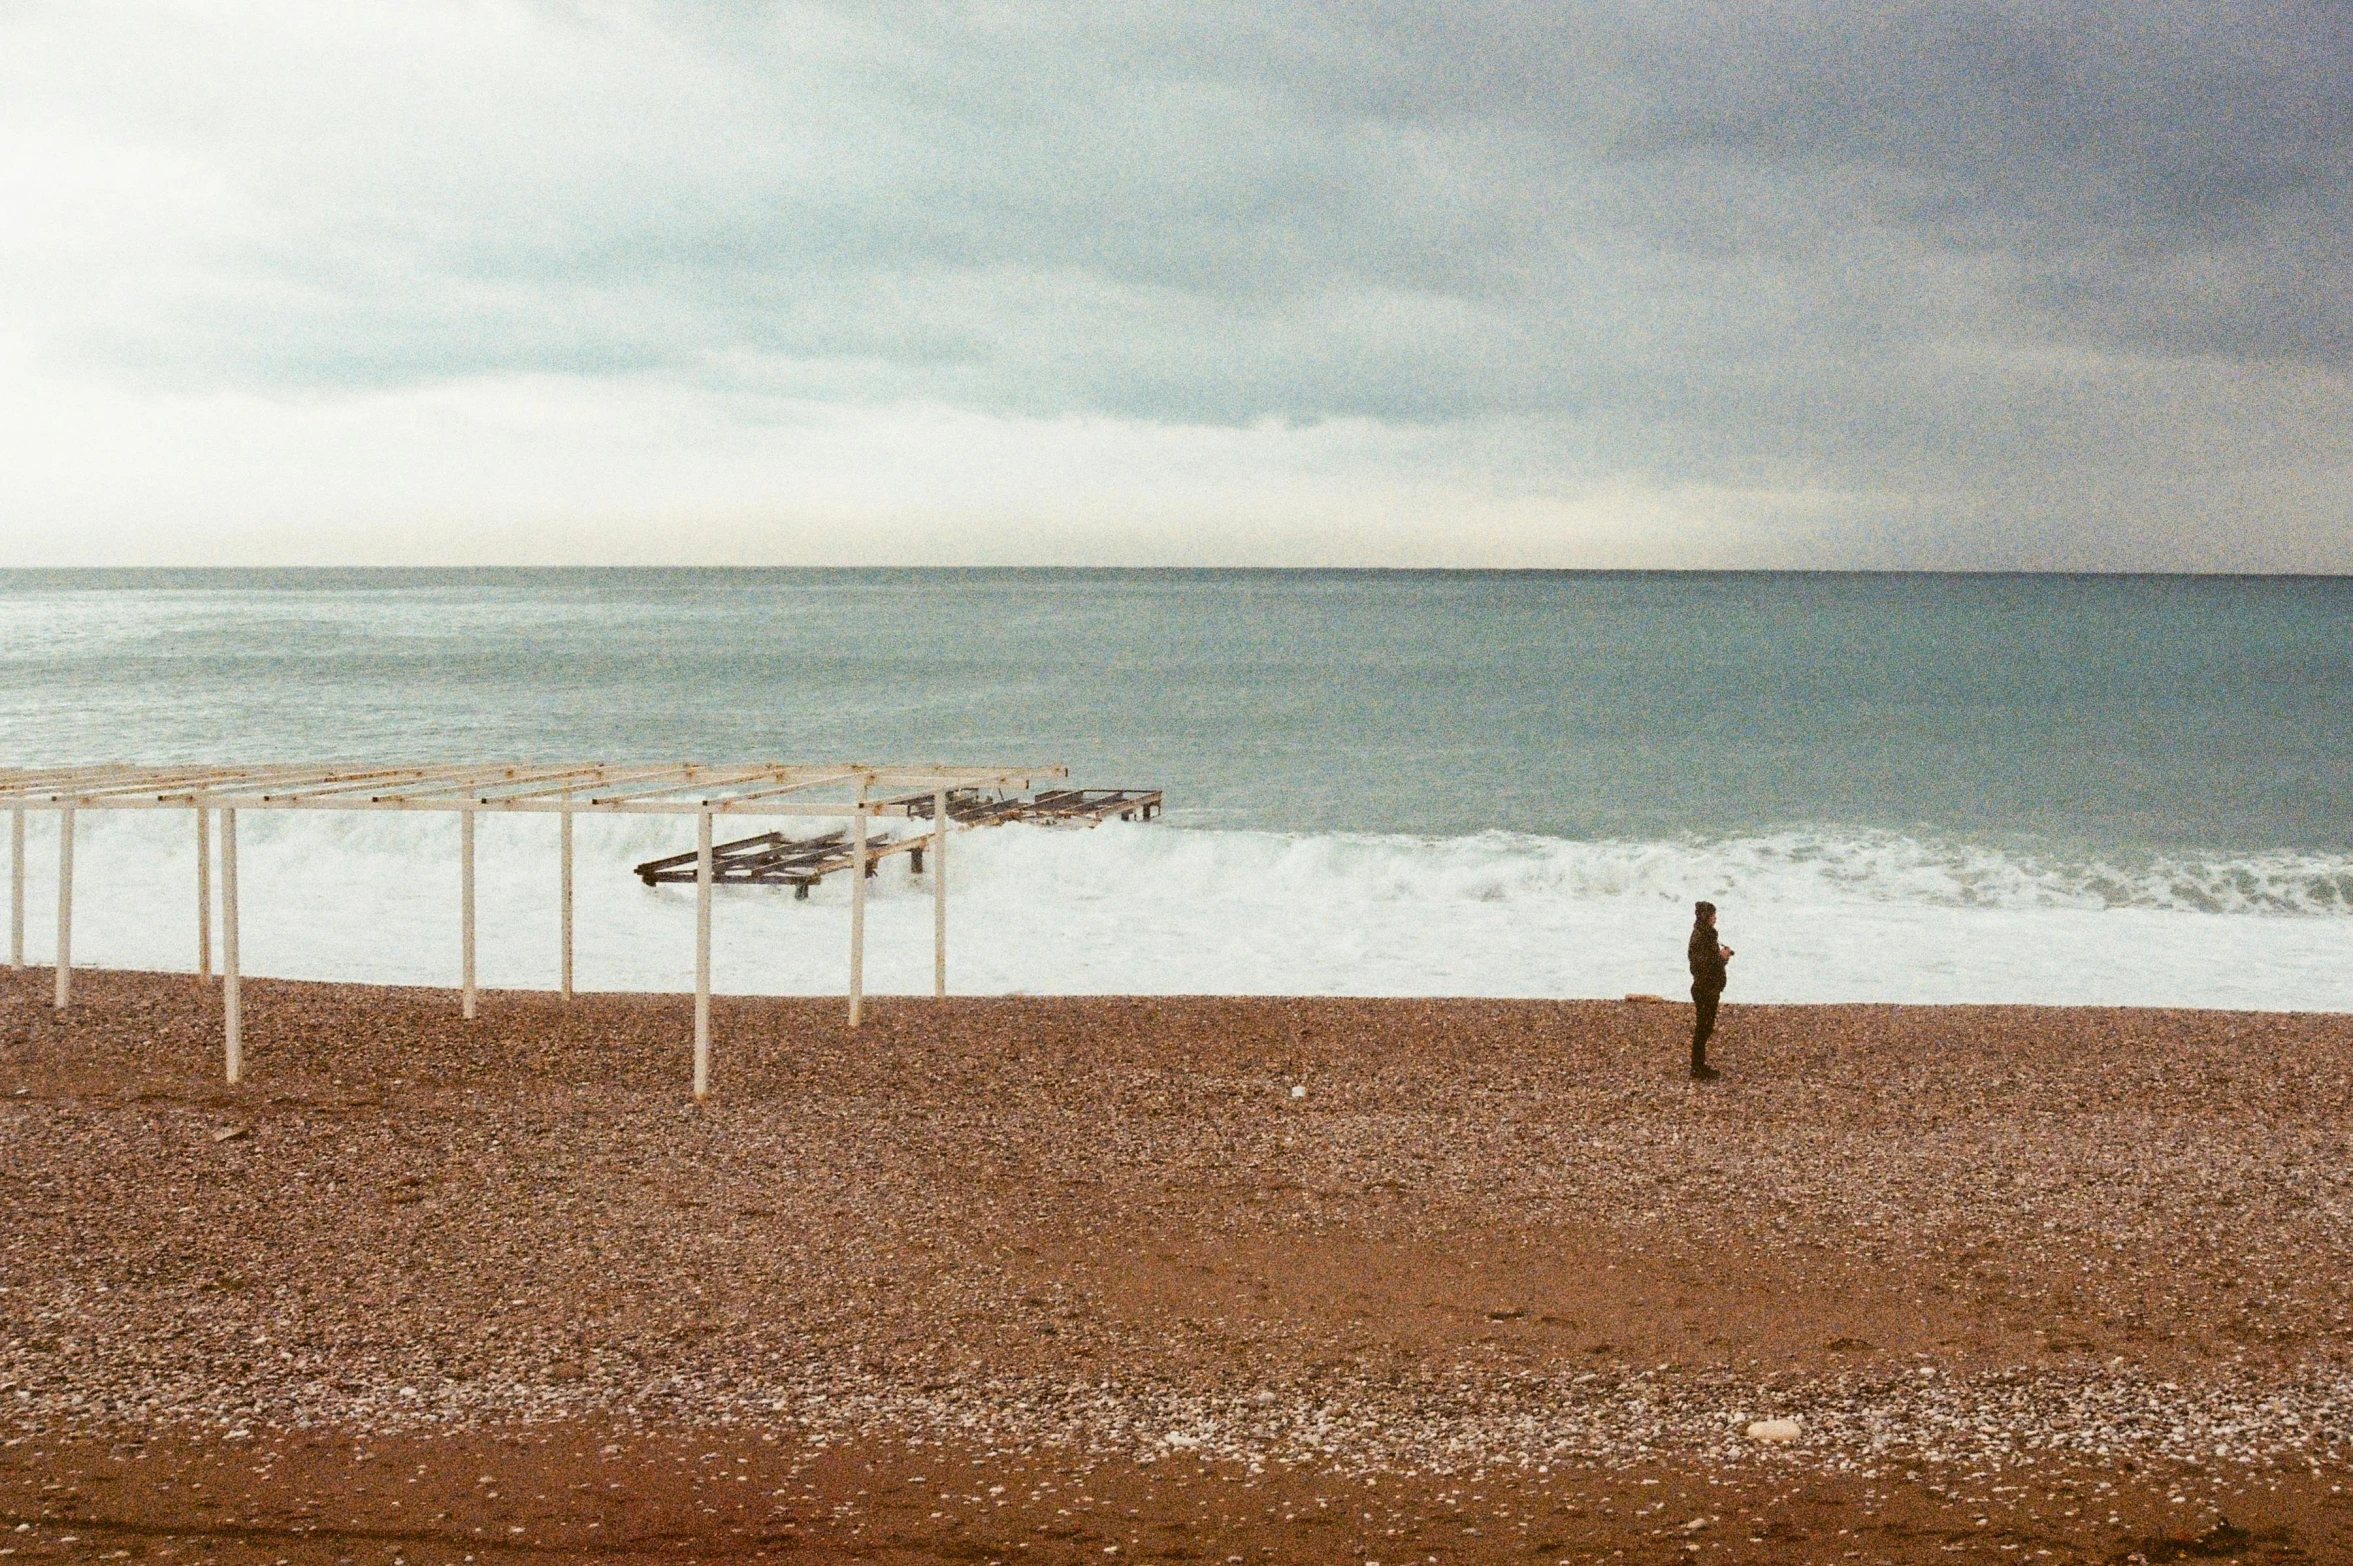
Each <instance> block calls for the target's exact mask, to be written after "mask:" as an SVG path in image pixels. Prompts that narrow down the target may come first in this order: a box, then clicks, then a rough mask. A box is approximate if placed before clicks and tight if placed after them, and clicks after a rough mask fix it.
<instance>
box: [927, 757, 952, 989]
mask: <svg viewBox="0 0 2353 1566" xmlns="http://www.w3.org/2000/svg"><path fill="white" fill-rule="evenodd" d="M931 995H932V999H934V1000H945V999H947V996H948V791H947V790H946V789H944V788H935V789H933V790H932V791H931Z"/></svg>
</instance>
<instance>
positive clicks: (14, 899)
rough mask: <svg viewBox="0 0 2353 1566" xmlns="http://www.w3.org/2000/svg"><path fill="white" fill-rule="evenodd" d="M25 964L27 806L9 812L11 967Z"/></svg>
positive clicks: (19, 806) (9, 940)
mask: <svg viewBox="0 0 2353 1566" xmlns="http://www.w3.org/2000/svg"><path fill="white" fill-rule="evenodd" d="M24 965H25V807H24V806H22V805H18V806H15V807H14V808H13V809H11V810H10V811H9V812H8V966H10V967H11V968H21V967H23V966H24Z"/></svg>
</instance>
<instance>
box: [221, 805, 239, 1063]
mask: <svg viewBox="0 0 2353 1566" xmlns="http://www.w3.org/2000/svg"><path fill="white" fill-rule="evenodd" d="M241 998H242V997H241V994H240V992H239V989H238V972H237V812H236V810H235V809H234V808H233V807H232V808H224V809H223V810H222V811H221V1039H222V1044H221V1059H222V1062H223V1064H224V1065H225V1066H226V1067H227V1069H228V1073H229V1081H230V1082H231V1083H232V1084H234V1083H235V1082H236V1080H237V1079H238V1078H239V1077H242V1076H243V1075H245V1015H244V1012H243V1010H242V1008H241V1007H240V1005H239V1001H240V1000H241Z"/></svg>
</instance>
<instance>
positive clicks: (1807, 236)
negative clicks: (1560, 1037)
mask: <svg viewBox="0 0 2353 1566" xmlns="http://www.w3.org/2000/svg"><path fill="white" fill-rule="evenodd" d="M89 14H90V13H87V12H80V11H78V10H76V9H66V8H58V9H53V10H50V11H47V12H43V13H33V14H31V15H30V19H20V20H19V21H17V22H16V23H15V24H13V25H14V28H15V30H16V31H17V32H18V34H19V35H20V38H19V41H20V42H24V41H27V40H30V41H33V42H36V43H39V44H41V45H43V46H44V47H43V48H41V49H36V50H33V51H32V52H30V53H26V52H24V51H21V50H20V51H19V58H20V59H27V60H32V61H34V62H35V65H33V66H27V67H24V69H27V70H31V69H35V68H42V69H45V70H47V72H48V84H47V85H45V86H43V87H42V88H41V89H40V94H41V96H42V97H43V99H44V101H45V102H47V103H48V104H49V105H50V106H51V108H52V110H53V111H54V112H55V113H56V114H58V115H60V116H63V117H70V118H72V119H73V120H75V121H76V122H77V123H80V124H82V125H85V126H95V127H97V133H98V134H103V135H110V136H115V137H118V138H122V139H125V140H143V141H145V142H148V143H154V144H167V145H170V146H173V147H177V148H180V149H183V150H184V152H185V153H186V155H187V157H188V158H190V159H191V160H192V162H193V163H194V165H195V166H197V167H198V168H200V169H201V170H203V171H204V173H205V177H207V178H210V179H212V180H214V181H216V182H217V184H216V186H215V195H214V197H213V198H211V201H210V203H209V204H201V203H200V205H203V206H204V210H205V211H208V212H213V213H214V214H215V215H216V217H217V221H214V222H210V223H195V224H193V225H192V226H191V227H190V228H189V229H188V230H187V231H185V232H183V233H181V234H179V235H178V236H177V237H176V238H175V239H174V240H173V242H172V243H171V244H169V245H168V246H165V247H163V248H162V249H160V250H159V251H157V252H155V253H144V254H131V255H124V256H118V257H114V258H113V259H112V260H110V261H109V262H107V263H106V264H107V265H108V266H110V267H112V268H114V269H115V275H114V276H113V277H112V278H111V279H110V282H111V286H109V287H107V288H105V289H101V290H96V291H92V292H90V293H88V294H87V295H85V296H83V297H80V298H75V297H72V296H70V295H66V294H61V295H58V296H57V298H56V301H55V302H54V303H53V304H52V305H51V306H50V307H49V308H48V309H47V311H46V313H45V315H44V317H43V319H42V320H40V321H39V322H38V323H36V334H37V337H38V340H39V343H40V346H41V348H42V351H44V352H45V353H47V354H49V355H51V356H52V357H55V358H59V359H67V360H74V361H77V362H91V363H98V364H103V365H107V366H111V367H112V368H113V369H114V371H115V372H116V373H121V374H129V375H137V376H143V377H149V378H153V379H156V380H159V381H162V382H164V383H168V384H173V385H180V386H202V385H205V384H210V383H216V382H226V383H230V384H236V385H242V386H249V387H253V386H257V387H262V388H273V389H280V390H285V391H288V392H299V393H303V394H308V395H318V394H332V393H335V392H338V391H349V390H358V389H368V388H383V387H398V386H406V385H417V384H430V383H434V382H438V381H442V380H449V379H456V378H463V377H467V376H474V375H482V374H493V373H504V372H515V371H528V372H535V373H547V372H552V373H557V374H565V375H577V376H592V377H593V376H608V377H623V378H628V377H655V378H661V379H665V380H682V381H687V382H691V383H694V384H699V385H704V386H709V387H712V388H717V389H721V390H732V391H740V392H742V393H744V394H746V395H747V396H761V397H790V398H816V399H822V400H863V401H889V400H892V399H903V398H914V399H925V400H933V401H942V402H946V403H950V404H953V405H956V406H960V407H965V408H971V409H976V410H981V411H987V412H1000V413H1009V414H1021V415H1036V416H1048V417H1052V416H1059V415H1064V414H1103V415H1110V416H1116V417H1123V418H1132V419H1141V420H1153V421H1168V422H1178V423H1213V424H1238V423H1249V422H1252V421H1258V420H1268V419H1271V420H1277V421H1302V422H1312V421H1316V420H1321V419H1327V418H1334V417H1369V418H1373V419H1379V420H1386V421H1395V422H1404V423H1427V424H1446V423H1450V422H1464V421H1474V422H1475V421H1481V420H1495V419H1505V420H1515V421H1528V422H1532V423H1535V424H1538V425H1541V426H1543V427H1545V428H1548V429H1550V430H1552V431H1554V432H1555V435H1554V438H1555V439H1556V441H1557V443H1558V445H1559V449H1560V450H1561V451H1562V452H1563V454H1564V456H1563V460H1564V462H1571V463H1573V464H1574V465H1576V466H1578V467H1580V469H1581V470H1591V469H1594V468H1603V469H1607V468H1612V467H1617V468H1627V469H1633V470H1637V471H1640V472H1643V473H1646V474H1649V475H1651V476H1653V477H1654V478H1656V479H1657V480H1659V481H1660V482H1686V481H1690V482H1711V483H1735V484H1739V483H1747V484H1803V483H1814V484H1820V485H1824V486H1828V487H1832V488H1837V489H1842V490H1847V491H1853V492H1857V493H1874V494H1896V495H1903V496H1911V497H1915V498H1917V497H1919V496H1923V495H1931V496H1942V497H1945V498H1946V499H1947V500H1950V501H1951V502H1952V503H1953V506H1954V508H1955V509H1956V511H1957V512H1959V513H1972V512H1976V511H1983V510H1986V509H1988V508H1995V509H1999V508H2000V507H2001V506H2005V505H2012V504H2017V503H2022V502H2021V501H2020V497H2022V496H2032V495H2035V494H2049V493H2051V492H2052V491H2053V487H2054V486H2057V488H2058V489H2060V490H2063V491H2064V492H2065V494H2066V495H2067V496H2071V497H2074V498H2076V499H2081V498H2082V497H2083V496H2084V495H2085V494H2086V493H2089V492H2092V491H2098V492H2100V493H2104V494H2108V495H2110V496H2113V495H2115V494H2120V493H2123V492H2124V491H2125V490H2128V489H2131V488H2132V486H2133V485H2134V484H2135V483H2136V482H2138V481H2139V479H2140V478H2143V477H2145V475H2146V473H2147V471H2148V469H2149V467H2150V465H2151V464H2153V463H2166V464H2171V465H2174V466H2175V467H2177V468H2178V467H2186V468H2187V469H2188V470H2189V471H2193V472H2194V471H2198V470H2200V469H2201V468H2215V469H2227V468H2231V467H2233V466H2234V465H2235V466H2237V467H2241V468H2246V469H2248V470H2250V471H2252V470H2257V469H2265V468H2271V467H2278V466H2282V465H2290V466H2292V465H2297V464H2301V465H2303V466H2305V467H2310V466H2312V465H2314V464H2321V465H2331V464H2333V465H2337V466H2342V465H2344V464H2346V463H2348V462H2353V421H2348V420H2347V419H2346V418H2345V417H2344V414H2345V412H2346V409H2345V407H2344V400H2345V391H2346V377H2347V372H2348V369H2349V368H2353V366H2349V364H2348V356H2349V354H2353V303H2349V301H2353V261H2349V260H2348V257H2349V256H2353V246H2349V244H2348V241H2349V240H2353V200H2349V194H2353V12H2349V11H2348V10H2347V9H2346V8H2344V7H2343V6H2341V5H2309V6H2302V7H2297V6H2286V7H2282V6H2262V7H2256V6H2242V7H2209V6H2175V7H2168V6H2162V5H2160V6H2149V7H2136V8H2130V9H2128V10H2126V11H2122V12H2119V11H2117V10H2115V9H2114V8H2110V7H2093V6H2088V5H2087V6H2081V7H2074V8H2070V7H2066V6H2049V5H2044V6H2036V7H2001V6H1962V7H1954V6H1938V5H1922V6H1916V7H1887V6H1884V5H1872V6H1861V5H1857V6H1848V7H1835V6H1819V5H1802V6H1800V5H1787V6H1780V7H1772V6H1765V7H1759V6H1750V5H1741V6H1727V7H1723V8H1719V9H1708V10H1701V9H1695V8H1689V7H1683V6H1673V7H1655V8H1645V7H1641V6H1630V7H1628V6H1621V7H1575V6H1536V5H1528V6H1516V5H1488V6H1451V7H1426V6H1404V5H1398V6H1374V5H1365V6H1356V7H1340V8H1334V7H1330V6H1316V7H1307V6H1292V7H1285V6H1273V7H1267V6H1254V7H1247V8H1245V7H1235V8H1232V9H1231V10H1228V11H1205V10H1201V9H1198V8H1181V9H1170V8H1165V7H1148V6H1141V5H1136V6H1102V5H1068V6H1055V5H1041V4H1025V5H1020V6H1004V7H997V6H978V5H975V6H963V7H931V6H904V7H900V6H882V7H869V6H862V5H861V6H850V5H841V6H826V5H804V6H793V5H773V6H772V5H738V6H731V7H724V8H708V9H706V8H669V7H639V6H626V5H587V4H580V5H568V6H552V5H551V6H546V7H541V8H538V9H534V10H530V11H526V12H517V13H496V12H492V13H479V12H469V13H435V15H437V16H438V17H439V20H438V22H437V23H436V24H435V25H432V26H419V27H415V28H410V29H408V30H405V31H404V30H403V29H401V28H400V27H397V26H393V25H391V24H388V23H379V24H375V25H374V27H373V30H372V31H367V30H363V31H361V32H356V33H345V34H338V33H337V32H336V31H335V30H334V29H333V28H332V27H331V26H329V25H327V24H325V23H323V22H321V21H319V20H317V19H315V18H314V19H311V20H309V21H307V22H304V21H298V22H296V23H294V24H293V25H291V26H290V27H289V28H287V29H286V30H285V35H284V36H283V37H280V38H277V39H275V40H274V41H271V42H268V43H265V44H256V43H254V42H253V41H252V40H250V39H248V38H247V37H245V36H244V35H243V34H242V32H240V31H236V30H231V29H226V28H224V29H221V30H217V31H216V30H208V29H205V28H203V27H201V26H199V25H198V24H196V23H194V22H190V21H185V20H182V21H179V22H175V23H171V24H170V25H169V27H168V28H164V29H162V30H161V31H158V30H156V29H153V28H150V29H147V30H144V31H142V32H141V33H140V34H139V36H137V37H132V36H129V35H127V34H120V33H118V34H117V35H114V36H108V35H106V32H105V30H104V29H103V28H100V27H94V26H93V25H92V24H89V23H87V22H86V21H83V20H78V19H77V18H80V17H86V16H87V15H89ZM173 28H176V29H178V31H176V32H173V31H171V29H173ZM125 53H128V54H131V55H133V56H136V57H138V58H139V60H140V61H141V62H142V63H141V64H140V65H139V68H137V69H133V70H129V71H122V70H120V69H119V67H120V64H121V59H122V56H123V55H124V54H125ZM60 66H62V69H59V67H60ZM60 83H61V84H62V85H60ZM2144 487H2145V486H2144ZM2344 520H2345V519H2344V516H2343V513H2342V510H2341V509H2339V510H2337V511H2334V512H2331V511H2328V510H2327V509H2326V507H2325V505H2324V507H2323V510H2322V513H2321V514H2320V515H2319V516H2318V517H2317V518H2315V519H2314V525H2315V526H2319V527H2322V528H2324V529H2325V528H2326V527H2328V526H2331V525H2336V526H2341V525H2342V524H2343V522H2344Z"/></svg>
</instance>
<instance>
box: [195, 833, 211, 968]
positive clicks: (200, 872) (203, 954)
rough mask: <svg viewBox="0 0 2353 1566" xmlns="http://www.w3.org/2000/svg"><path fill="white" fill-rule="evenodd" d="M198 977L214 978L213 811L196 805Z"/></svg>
mask: <svg viewBox="0 0 2353 1566" xmlns="http://www.w3.org/2000/svg"><path fill="white" fill-rule="evenodd" d="M196 977H197V979H198V980H199V981H200V982H202V983H205V984H210V983H211V982H212V812H211V811H209V810H207V809H205V808H204V807H203V806H202V805H198V806H197V807H196Z"/></svg>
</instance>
